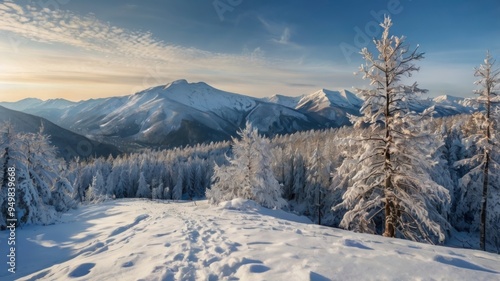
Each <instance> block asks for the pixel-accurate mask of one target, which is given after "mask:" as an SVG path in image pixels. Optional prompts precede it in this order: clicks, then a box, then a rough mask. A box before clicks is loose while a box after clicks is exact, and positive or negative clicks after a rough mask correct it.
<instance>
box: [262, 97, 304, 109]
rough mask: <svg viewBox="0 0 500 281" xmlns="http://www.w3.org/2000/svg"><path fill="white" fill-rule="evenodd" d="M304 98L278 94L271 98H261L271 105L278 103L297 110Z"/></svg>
mask: <svg viewBox="0 0 500 281" xmlns="http://www.w3.org/2000/svg"><path fill="white" fill-rule="evenodd" d="M303 97H304V96H303V95H302V96H298V97H290V96H285V95H279V94H276V95H273V96H271V97H264V98H261V100H263V101H265V102H269V103H276V104H279V105H283V106H286V107H290V108H296V107H297V105H298V104H299V102H300V100H301V99H302V98H303Z"/></svg>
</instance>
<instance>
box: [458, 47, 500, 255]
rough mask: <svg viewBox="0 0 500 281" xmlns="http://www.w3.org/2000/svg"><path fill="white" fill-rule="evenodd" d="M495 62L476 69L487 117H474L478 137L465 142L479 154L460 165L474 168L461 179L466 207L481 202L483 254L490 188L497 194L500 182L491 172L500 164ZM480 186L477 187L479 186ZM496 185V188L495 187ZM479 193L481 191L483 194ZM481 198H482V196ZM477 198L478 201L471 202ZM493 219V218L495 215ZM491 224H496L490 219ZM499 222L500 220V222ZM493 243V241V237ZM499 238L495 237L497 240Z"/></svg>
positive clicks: (498, 72) (489, 60) (499, 73)
mask: <svg viewBox="0 0 500 281" xmlns="http://www.w3.org/2000/svg"><path fill="white" fill-rule="evenodd" d="M494 65H495V60H494V59H493V58H492V57H491V56H490V54H489V53H487V55H486V59H485V60H484V64H482V65H480V66H479V67H478V68H476V69H475V73H474V76H476V77H479V80H477V81H476V82H475V84H476V85H479V86H481V89H480V90H477V91H475V93H476V94H478V95H479V98H478V100H479V102H481V103H482V104H483V105H484V108H485V112H484V113H476V114H474V115H473V121H474V123H473V124H472V125H473V126H474V127H475V129H476V130H475V131H476V133H475V134H471V135H470V136H469V137H467V138H466V139H465V142H466V143H467V144H468V145H469V146H470V145H474V146H475V147H476V148H477V150H478V151H477V153H476V154H475V155H474V156H473V157H472V158H468V159H464V160H461V161H458V162H457V165H458V166H464V165H466V166H469V167H472V169H471V170H470V172H469V173H467V174H466V175H465V176H464V177H462V179H461V182H460V183H461V185H462V187H463V188H464V189H466V190H465V191H464V192H463V195H464V198H463V203H465V204H467V202H469V203H472V202H470V201H473V202H481V207H480V215H479V232H480V234H479V236H480V237H479V243H480V246H479V247H480V248H481V250H483V251H484V250H486V240H487V238H488V234H487V220H488V198H489V192H488V191H489V187H490V186H491V185H492V184H493V186H492V187H493V189H494V190H496V191H497V192H498V189H499V187H498V182H499V181H500V178H499V177H498V175H497V174H496V173H493V172H492V169H494V168H495V167H499V164H498V163H497V162H496V161H495V155H494V154H495V153H497V150H496V149H494V146H495V145H496V146H497V147H498V143H495V141H494V139H495V133H496V132H495V123H496V122H495V120H494V118H493V115H492V113H493V108H492V103H493V102H494V101H496V98H497V97H498V94H497V93H496V92H495V90H496V88H497V86H498V84H499V83H500V70H498V69H495V68H494ZM479 182H480V183H481V186H478V183H479ZM495 184H496V186H495ZM478 191H481V192H480V193H479V192H478ZM479 194H480V195H479ZM474 196H477V197H479V198H480V199H479V198H475V199H472V200H471V198H473V197H474ZM492 203H493V204H495V203H496V204H498V202H492ZM473 206H474V205H469V204H467V206H464V207H468V208H474V207H473ZM493 215H494V214H493ZM490 220H495V219H494V218H490ZM497 220H498V219H497ZM492 235H497V233H496V232H495V233H492ZM491 238H492V239H493V238H494V237H491ZM495 238H496V237H495Z"/></svg>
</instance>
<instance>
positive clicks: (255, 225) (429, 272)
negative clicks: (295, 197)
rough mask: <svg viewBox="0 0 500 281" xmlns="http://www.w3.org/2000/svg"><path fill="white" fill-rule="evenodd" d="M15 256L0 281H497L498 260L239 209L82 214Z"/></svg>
mask: <svg viewBox="0 0 500 281" xmlns="http://www.w3.org/2000/svg"><path fill="white" fill-rule="evenodd" d="M6 235H7V234H6V232H5V231H4V232H0V245H2V247H4V245H5V241H6V240H5V239H6V238H7V236H6ZM16 246H17V256H18V261H17V264H18V268H17V273H16V274H14V275H10V273H8V272H7V271H6V270H3V271H1V272H0V279H2V280H15V279H17V280H242V281H244V280H250V281H254V280H273V281H279V280H314V281H324V280H356V281H357V280H500V269H499V268H498V264H499V263H500V256H499V255H495V254H489V253H485V252H480V251H475V250H465V249H454V248H446V247H438V246H431V245H425V244H419V243H415V242H409V241H405V240H399V239H388V238H384V237H380V236H372V235H366V234H356V233H352V232H348V231H343V230H339V229H333V228H328V227H322V226H317V225H313V224H310V222H309V221H308V220H307V219H306V218H304V217H297V216H294V215H291V214H288V213H285V212H283V211H272V210H267V209H262V208H260V207H258V206H256V205H255V204H254V203H253V204H252V202H251V201H242V200H233V201H231V202H228V203H226V205H225V207H217V208H216V207H213V206H210V205H207V203H206V201H199V202H196V204H195V203H193V202H184V203H168V202H152V201H145V200H117V201H111V202H106V203H102V204H100V205H90V206H84V207H81V208H80V209H79V210H74V211H71V212H70V213H67V214H65V215H64V217H63V218H62V222H61V223H59V224H56V225H50V226H27V227H24V228H23V229H19V230H17V244H16ZM2 251H3V250H2ZM5 260H6V257H5V256H4V255H2V256H1V257H0V263H1V264H5Z"/></svg>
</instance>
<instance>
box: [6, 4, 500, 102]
mask: <svg viewBox="0 0 500 281" xmlns="http://www.w3.org/2000/svg"><path fill="white" fill-rule="evenodd" d="M0 3H1V4H0V55H1V57H2V58H3V59H2V60H0V100H18V99H20V98H24V97H39V98H42V99H48V98H57V97H63V98H67V99H71V100H81V99H88V98H96V97H105V96H116V95H126V94H131V93H133V92H136V91H139V90H142V89H144V88H148V87H151V86H154V85H158V84H166V83H168V82H170V81H172V80H176V79H184V78H185V79H188V80H189V81H193V82H195V81H205V82H207V83H209V84H211V85H213V86H215V87H218V88H221V89H224V90H227V91H232V92H238V93H242V94H247V95H252V96H258V97H262V96H269V95H272V94H277V93H281V94H285V95H291V96H296V95H300V94H304V93H310V92H312V91H315V90H317V89H319V88H328V89H340V88H347V89H351V88H352V87H363V86H366V85H367V84H368V82H367V81H363V80H362V79H361V77H359V76H354V75H353V72H355V71H356V70H357V69H358V67H359V65H360V64H361V63H362V60H361V57H360V55H359V54H357V52H358V50H359V49H361V48H362V47H365V46H368V47H369V48H371V44H369V45H367V44H368V43H369V41H368V40H367V39H369V40H371V39H372V38H373V37H378V36H380V33H381V32H380V29H379V28H378V27H377V25H376V23H378V22H379V21H380V20H381V18H382V15H383V14H384V13H387V14H389V15H390V16H391V17H392V19H393V22H394V27H393V28H392V33H393V34H394V35H398V36H399V35H405V36H406V37H407V38H408V39H407V42H408V43H409V44H410V45H411V46H415V45H416V44H419V45H420V50H421V51H423V52H425V53H426V58H425V59H424V60H423V61H421V62H420V63H419V65H420V66H421V71H420V73H418V74H415V75H414V76H413V77H412V80H416V81H418V82H419V84H420V86H421V87H423V88H427V89H429V90H430V95H431V96H437V95H441V94H451V95H457V96H472V90H473V89H474V88H475V86H474V85H473V81H474V77H473V67H474V66H477V65H479V64H480V63H481V62H482V60H483V58H484V56H485V53H486V50H488V49H489V50H490V51H491V53H492V55H493V56H494V57H495V58H498V57H499V56H500V36H499V35H500V2H498V0H483V1H464V0H456V1H429V0H422V1H418V0H383V1H382V0H380V1H379V0H355V1H347V0H346V1H327V0H317V1H305V0H289V1H285V0H274V1H264V0H215V1H214V0H142V1H140V0H128V1H118V0H110V1H96V0H88V1H78V0H50V1H46V0H31V1H26V0H25V1H10V0H9V1H2V2H0Z"/></svg>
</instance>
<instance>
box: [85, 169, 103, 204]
mask: <svg viewBox="0 0 500 281" xmlns="http://www.w3.org/2000/svg"><path fill="white" fill-rule="evenodd" d="M105 190H106V185H105V183H104V178H103V177H102V174H101V171H97V172H96V174H95V176H93V177H92V183H91V184H90V186H89V187H88V189H87V191H86V193H85V200H87V201H88V202H92V203H96V202H101V201H103V200H105V199H106V196H105Z"/></svg>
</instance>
